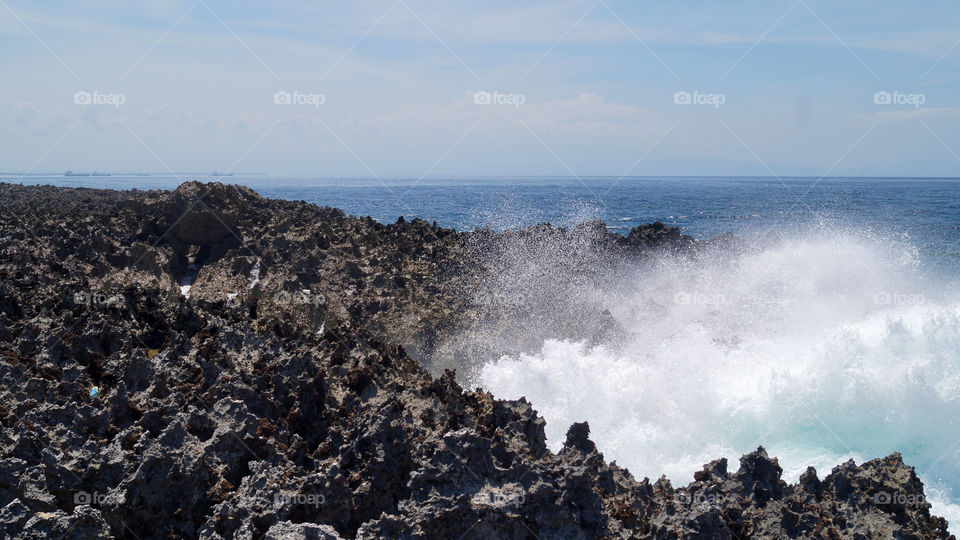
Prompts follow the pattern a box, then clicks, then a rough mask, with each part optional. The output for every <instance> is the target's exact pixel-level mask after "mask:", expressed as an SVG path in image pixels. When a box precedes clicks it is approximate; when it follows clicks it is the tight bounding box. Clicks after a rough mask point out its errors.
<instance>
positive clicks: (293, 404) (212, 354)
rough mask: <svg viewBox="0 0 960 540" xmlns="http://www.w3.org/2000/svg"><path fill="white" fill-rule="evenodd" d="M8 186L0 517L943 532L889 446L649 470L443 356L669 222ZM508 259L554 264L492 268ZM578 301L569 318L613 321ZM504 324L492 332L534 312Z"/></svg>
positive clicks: (596, 330) (552, 533)
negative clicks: (626, 225) (441, 221)
mask: <svg viewBox="0 0 960 540" xmlns="http://www.w3.org/2000/svg"><path fill="white" fill-rule="evenodd" d="M0 199H2V200H3V201H4V205H2V207H0V253H3V255H4V257H3V258H0V381H2V382H3V384H2V385H0V397H2V399H0V536H3V537H10V538H48V537H66V538H108V537H109V538H158V537H159V538H168V537H169V538H206V539H227V538H243V539H250V540H253V539H259V538H283V539H287V538H289V539H294V538H305V539H306V538H384V537H390V538H454V539H456V538H461V539H467V538H528V537H536V538H541V539H551V538H687V537H699V538H747V537H754V538H800V537H814V538H886V537H893V538H949V537H950V535H949V534H948V533H947V530H946V526H947V524H946V522H945V521H944V520H942V519H940V518H937V517H933V516H931V515H930V513H929V504H927V503H926V501H925V500H923V499H922V497H923V485H922V484H921V483H920V481H919V480H918V479H917V477H916V475H915V474H914V471H913V469H912V468H910V467H908V466H906V465H905V464H904V463H903V462H902V459H901V458H900V456H899V455H897V454H895V455H893V456H890V457H887V458H884V459H879V460H874V461H871V462H868V463H865V464H863V465H860V466H857V465H856V464H854V463H852V462H850V463H846V464H843V465H840V466H838V467H836V468H835V469H834V470H833V472H831V474H829V475H828V476H827V477H826V478H824V479H823V480H820V479H818V478H817V475H816V471H813V470H812V469H810V470H808V471H807V472H806V473H805V474H804V475H803V476H802V477H801V479H800V482H799V484H797V485H793V486H791V485H787V484H786V483H785V482H783V480H782V479H781V478H780V476H781V472H782V469H781V468H780V466H779V464H778V463H777V461H776V459H774V458H771V457H769V456H768V455H767V454H766V452H765V451H764V450H763V449H762V448H760V449H758V450H757V451H755V452H752V453H750V454H747V455H745V456H743V458H741V460H740V466H739V468H738V470H737V471H734V472H729V471H728V470H727V462H726V460H717V461H714V462H711V463H708V464H706V465H705V466H704V468H703V470H702V471H700V472H698V473H697V475H696V477H695V481H694V482H693V483H691V484H690V485H688V486H681V487H674V486H673V485H672V484H671V483H670V482H669V481H668V480H667V479H665V478H661V479H659V480H657V481H656V482H654V483H651V482H650V481H649V480H648V479H642V480H640V481H638V480H636V479H634V478H633V476H632V475H631V474H630V473H629V472H628V471H626V470H625V469H622V468H620V467H618V466H617V465H615V464H608V463H606V461H605V460H604V458H603V455H602V453H601V452H600V449H598V448H597V446H596V444H595V443H594V442H593V441H591V440H590V438H589V433H590V430H589V426H588V425H587V424H586V423H577V424H574V425H573V426H571V427H570V430H569V431H568V433H567V438H566V442H565V444H564V446H563V449H562V450H561V451H560V452H559V453H557V454H555V453H553V452H551V451H549V450H548V449H547V446H546V439H545V435H544V421H543V419H542V418H541V417H539V416H538V415H537V414H536V411H535V405H536V404H531V403H527V402H526V401H525V400H523V399H521V400H518V401H503V400H497V399H495V398H494V397H493V396H491V395H490V394H488V393H485V392H483V391H481V390H476V391H465V390H464V389H463V388H462V387H461V385H460V383H459V382H458V379H457V376H456V374H455V373H454V372H453V371H442V369H441V368H442V367H443V365H442V364H443V362H444V361H446V360H444V359H454V360H456V359H458V358H459V359H461V360H462V359H463V358H465V357H466V355H465V354H462V353H463V351H464V350H466V349H467V345H465V344H463V343H461V342H458V341H457V340H456V336H458V335H460V334H462V333H463V332H464V331H465V330H476V331H478V332H481V333H482V331H484V328H478V327H473V326H470V325H471V324H473V323H472V322H471V321H476V320H477V319H478V318H480V319H483V320H486V321H488V322H491V324H493V326H490V327H485V328H495V327H496V324H497V323H500V322H503V321H505V320H516V317H514V315H517V314H519V315H521V318H522V316H529V315H530V313H527V312H525V311H524V310H525V309H527V308H526V307H525V305H526V304H525V302H526V301H527V300H529V299H530V298H531V296H530V295H540V296H538V297H537V299H538V301H549V300H550V298H554V297H556V295H559V294H569V293H565V292H564V291H566V290H568V289H569V287H570V286H571V284H573V285H582V286H584V287H588V286H589V285H590V284H591V283H592V282H593V281H591V280H604V279H608V278H609V277H610V276H613V275H615V273H616V269H617V267H616V264H619V262H623V261H632V260H636V258H642V257H644V256H645V254H647V253H649V252H650V251H651V250H653V249H668V250H683V249H690V248H691V246H693V245H694V244H695V243H694V241H693V240H692V239H690V238H688V237H685V236H683V235H681V234H680V231H679V230H677V229H673V228H670V227H666V226H664V225H662V224H653V225H649V226H644V227H638V228H635V229H633V230H632V231H631V232H630V234H629V235H628V236H627V237H623V236H618V235H615V234H612V233H609V231H607V230H606V227H605V226H604V225H603V224H602V223H599V222H590V223H587V224H584V225H581V226H578V227H575V228H573V229H571V230H565V229H562V228H554V227H552V226H550V225H548V224H544V225H540V226H536V227H530V228H527V229H523V230H520V231H509V232H506V233H494V232H493V231H483V230H481V231H475V232H471V233H458V232H456V231H452V230H447V229H442V228H440V227H437V226H436V225H435V224H434V225H430V224H428V223H426V222H425V221H423V220H419V219H414V220H409V221H406V220H402V221H401V220H398V222H397V223H394V224H390V225H383V224H380V223H377V222H375V221H373V220H372V219H369V218H353V217H348V216H346V215H344V214H343V212H340V211H339V210H335V209H331V208H320V207H317V206H313V205H308V204H306V203H299V202H290V201H271V200H267V199H264V198H262V197H260V196H258V195H257V194H255V193H254V192H252V191H251V190H249V189H246V188H242V187H234V186H223V185H220V184H212V185H204V184H199V183H188V184H185V185H183V186H181V187H180V188H179V189H178V190H176V191H174V192H163V191H150V192H113V191H105V190H84V189H67V188H52V187H23V186H14V185H9V184H0ZM184 214H186V215H185V216H184ZM180 217H183V219H182V220H180V221H179V222H178V221H177V220H178V219H179V218H180ZM518 253H519V254H522V253H535V254H538V257H540V258H539V259H538V260H537V264H529V263H528V262H527V261H526V260H521V258H520V257H517V254H518ZM511 257H513V260H511ZM610 261H614V262H610ZM191 264H192V265H195V266H198V267H199V268H195V269H194V271H195V272H196V276H195V281H194V283H193V285H192V288H191V290H190V295H189V298H186V297H184V296H183V295H181V294H180V289H179V286H180V284H181V282H180V279H181V278H182V277H183V275H184V272H185V271H186V269H187V266H188V265H191ZM517 265H523V269H524V271H525V272H527V273H528V275H529V276H531V279H537V276H542V275H556V276H560V278H558V279H557V280H555V281H556V282H555V283H548V284H547V285H545V286H544V287H542V288H540V289H536V288H533V287H531V286H530V284H529V283H526V284H525V283H523V282H521V283H520V284H519V285H518V286H515V287H514V288H512V289H511V288H509V287H503V288H498V286H499V285H500V284H499V283H498V282H497V281H496V276H497V275H500V274H501V273H502V272H510V271H513V270H514V269H516V268H517V267H518V266H517ZM561 278H562V279H561ZM541 282H542V281H541ZM514 285H516V284H514ZM484 286H486V287H487V288H486V289H485V288H484ZM478 291H480V292H484V291H485V292H487V293H490V294H476V293H477V292H478ZM551 295H553V296H551ZM580 307H581V308H582V313H581V315H580V317H581V318H580V319H579V320H578V322H577V324H572V325H571V328H560V330H563V331H567V330H569V331H570V332H574V334H571V335H580V336H582V337H583V338H584V339H589V337H590V336H593V335H600V334H603V335H605V336H609V335H613V334H616V333H617V332H618V331H621V329H618V328H616V327H615V321H613V322H611V319H612V318H611V317H609V314H607V316H604V314H603V312H602V309H601V307H600V306H594V305H591V304H590V303H589V302H584V304H583V305H582V306H580ZM511 317H513V318H511ZM536 322H537V324H538V325H539V326H538V327H537V328H547V329H552V330H553V331H558V330H557V329H558V328H559V327H551V326H550V323H551V322H553V321H552V320H550V319H549V318H544V319H539V320H537V321H536ZM516 331H517V334H516V335H509V333H508V331H503V332H502V334H503V336H502V337H504V340H503V341H501V342H500V345H504V346H508V347H510V346H516V347H521V348H522V347H523V346H526V345H527V344H525V343H524V342H523V339H521V337H522V334H523V333H524V332H528V331H529V332H531V333H530V334H529V336H527V337H528V338H529V339H531V340H533V341H536V340H541V341H542V338H543V337H544V336H545V334H537V333H536V332H538V331H541V330H536V331H534V329H533V327H530V328H520V329H517V330H516ZM578 333H579V334H578ZM484 335H491V334H484ZM604 339H606V338H604ZM511 340H513V341H511ZM410 352H415V353H416V354H417V358H413V357H411V355H410V354H409V353H410ZM478 352H479V353H481V356H482V353H483V352H484V351H478ZM487 352H490V351H487ZM424 364H426V365H427V366H428V367H430V368H432V369H433V372H434V373H435V374H436V375H437V377H433V376H431V373H430V372H429V371H428V369H427V368H426V367H425V365H424ZM458 365H459V364H458ZM461 367H466V368H469V367H470V366H469V365H465V366H461ZM94 387H96V391H95V392H94V391H93V388H94Z"/></svg>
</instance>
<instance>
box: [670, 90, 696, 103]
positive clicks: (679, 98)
mask: <svg viewBox="0 0 960 540" xmlns="http://www.w3.org/2000/svg"><path fill="white" fill-rule="evenodd" d="M673 102H674V103H675V104H677V105H689V104H690V103H691V102H692V98H691V96H690V92H687V91H686V90H681V91H679V92H677V93H676V94H674V95H673Z"/></svg>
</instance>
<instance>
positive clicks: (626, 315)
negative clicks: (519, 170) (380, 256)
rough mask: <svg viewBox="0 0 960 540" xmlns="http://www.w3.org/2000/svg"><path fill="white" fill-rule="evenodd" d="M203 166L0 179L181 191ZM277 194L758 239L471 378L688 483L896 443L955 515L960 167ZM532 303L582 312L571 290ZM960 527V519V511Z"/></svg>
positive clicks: (397, 185) (602, 294)
mask: <svg viewBox="0 0 960 540" xmlns="http://www.w3.org/2000/svg"><path fill="white" fill-rule="evenodd" d="M193 179H199V180H210V179H211V178H209V177H196V176H190V175H182V176H180V177H174V176H172V175H171V176H149V177H132V176H111V177H90V178H66V177H63V176H47V177H44V176H28V177H24V178H20V177H18V176H15V175H13V176H10V175H7V176H0V181H7V182H21V183H24V184H54V185H61V186H75V187H98V188H114V189H131V188H137V189H157V188H164V189H172V188H175V187H176V186H177V185H178V184H179V183H180V182H181V181H185V180H193ZM222 181H225V182H228V183H238V184H245V185H248V186H250V187H251V188H253V189H254V190H256V191H257V192H259V193H260V194H262V195H264V196H266V197H275V198H283V199H291V200H304V201H307V202H312V203H317V204H321V205H328V206H333V207H338V208H341V209H343V210H344V211H346V212H347V213H350V214H355V215H361V216H366V215H369V216H372V217H374V218H376V219H377V220H379V221H381V222H393V221H395V220H396V219H397V218H398V217H399V216H404V217H405V218H406V219H411V218H413V217H420V218H423V219H425V220H427V221H436V222H437V223H438V224H439V225H443V226H446V227H453V228H456V229H458V230H468V229H474V228H477V227H492V228H494V229H497V230H503V229H508V228H517V227H524V226H528V225H533V224H536V223H541V222H550V223H553V224H554V225H560V226H572V225H575V224H577V223H579V222H582V221H586V220H589V219H595V218H599V219H602V220H604V221H605V222H606V223H607V225H608V227H609V228H610V229H611V231H613V232H619V233H626V232H628V231H629V229H630V228H631V227H634V226H636V225H639V224H642V223H649V222H651V221H655V220H660V221H662V222H663V223H665V224H668V225H675V226H678V227H681V228H683V230H684V232H686V233H687V234H691V235H693V236H695V237H698V238H709V237H712V236H716V235H720V234H723V233H726V232H732V233H734V234H736V235H738V236H741V237H744V238H747V239H750V240H751V241H752V242H751V244H752V245H754V246H755V247H754V248H753V249H748V250H745V251H743V252H735V253H734V252H729V251H723V250H721V249H718V250H715V251H714V252H710V253H708V254H706V255H705V256H703V257H700V258H698V259H696V260H692V259H689V258H685V257H680V256H669V255H664V256H660V257H657V258H655V259H654V260H651V261H649V262H648V263H647V264H645V265H644V266H643V267H642V268H635V269H624V271H623V272H622V275H620V276H619V279H618V280H617V282H616V283H611V284H609V286H606V287H598V288H596V289H595V290H594V289H591V290H586V291H583V290H580V291H576V294H571V295H570V297H569V299H568V303H570V304H573V303H575V302H579V301H582V299H583V298H585V297H589V298H591V300H592V301H595V302H601V303H603V304H604V305H605V306H606V307H607V309H608V310H609V311H610V313H611V314H612V316H613V317H614V318H615V319H617V321H618V322H619V323H620V324H621V326H623V327H624V328H627V329H629V330H631V332H630V336H629V339H628V341H627V342H626V343H623V342H618V343H586V342H577V341H571V340H568V339H564V337H563V336H556V339H548V340H546V341H545V342H544V343H543V344H542V347H540V348H539V350H536V351H531V352H529V353H526V354H519V355H514V356H504V357H502V358H500V359H498V360H494V361H490V362H488V363H487V364H486V365H484V366H482V368H481V369H479V370H477V371H476V373H475V374H474V375H473V379H474V382H475V383H476V384H477V385H479V386H482V387H483V388H485V389H486V390H489V391H491V392H493V394H494V395H496V396H498V397H501V398H509V399H515V398H519V397H521V396H525V397H526V398H527V399H528V400H530V401H531V402H532V403H533V405H534V407H535V408H536V409H537V410H538V411H539V412H540V413H541V414H542V415H543V416H544V418H546V420H547V436H548V444H550V445H551V447H553V448H554V449H557V448H559V446H560V445H561V443H562V441H563V437H564V433H565V432H566V429H567V427H568V426H569V424H570V423H571V422H576V421H584V420H586V421H588V422H589V423H590V427H591V430H592V435H591V436H592V438H593V439H594V440H595V441H596V442H597V445H598V447H599V448H600V449H601V451H602V452H603V453H604V455H605V457H606V458H607V459H608V460H616V461H617V463H618V464H620V465H621V466H624V467H627V468H628V469H630V470H631V472H633V473H634V475H635V476H637V477H641V478H642V477H643V476H649V477H651V478H654V479H655V478H657V477H659V475H660V474H666V475H667V476H668V477H669V478H671V480H672V481H673V482H674V484H675V485H676V484H681V483H687V482H689V481H691V480H692V478H693V473H694V472H695V471H697V470H699V469H700V468H701V466H702V465H703V464H704V463H706V462H708V461H710V460H712V459H715V458H717V457H721V456H725V457H727V458H728V459H730V460H731V469H735V468H736V463H737V462H736V460H737V458H738V457H739V456H740V455H741V454H743V453H746V452H748V451H750V450H752V449H754V448H756V446H757V445H763V446H765V447H766V448H767V450H768V452H769V453H770V454H771V455H774V456H777V457H778V458H779V460H780V464H781V466H782V467H783V468H784V477H785V479H786V480H788V481H791V482H792V481H796V480H797V478H798V477H799V475H800V473H802V472H803V470H805V468H806V467H807V466H808V465H813V466H815V467H816V468H817V471H818V473H819V475H820V477H821V478H823V476H825V475H826V474H827V473H829V471H830V469H831V468H832V467H833V466H835V465H837V464H839V463H841V462H843V461H846V460H848V459H854V460H856V461H857V462H858V463H859V462H862V461H864V460H868V459H872V458H875V457H881V456H885V455H888V454H890V453H892V452H894V451H900V452H902V453H903V456H904V460H905V461H906V462H907V463H908V464H910V465H914V466H915V467H916V468H917V472H918V474H919V476H920V478H921V479H922V480H923V481H924V483H925V484H926V486H927V494H928V496H929V498H930V500H931V502H933V504H934V513H936V514H938V515H942V516H944V517H947V518H948V519H950V520H951V522H953V523H960V287H958V286H957V285H958V284H960V279H958V278H960V179H939V178H937V179H934V178H823V179H819V178H783V179H778V178H716V177H709V178H693V177H690V178H636V177H627V178H616V177H591V178H581V179H578V178H570V177H562V178H547V177H511V178H426V179H422V180H416V179H384V180H377V179H373V180H370V179H308V178H273V177H264V176H240V175H238V176H233V177H228V178H223V179H222ZM538 309H544V310H546V309H550V310H563V309H570V310H574V309H576V306H574V305H564V301H563V299H560V300H559V301H558V302H554V303H550V304H549V305H547V304H545V305H543V306H538ZM953 530H954V531H956V530H957V527H956V525H954V526H953Z"/></svg>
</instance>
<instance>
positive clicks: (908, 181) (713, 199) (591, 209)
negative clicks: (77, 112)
mask: <svg viewBox="0 0 960 540" xmlns="http://www.w3.org/2000/svg"><path fill="white" fill-rule="evenodd" d="M193 179H199V180H203V181H210V180H213V178H211V177H203V176H191V175H182V176H179V177H174V176H147V177H140V176H110V177H80V178H75V177H74V178H71V177H64V176H27V177H23V178H21V177H19V176H16V175H0V181H7V182H21V183H24V184H54V185H60V186H74V187H97V188H111V189H133V188H136V189H173V188H175V187H176V186H177V185H178V184H179V183H180V182H182V181H186V180H193ZM220 180H221V181H223V182H227V183H237V184H244V185H247V186H250V187H251V188H253V189H254V190H256V191H257V192H259V193H260V194H262V195H264V196H266V197H275V198H282V199H290V200H304V201H307V202H312V203H316V204H321V205H328V206H333V207H337V208H341V209H343V210H344V211H346V212H347V213H349V214H354V215H359V216H368V215H369V216H372V217H374V218H376V219H377V220H379V221H381V222H393V221H395V220H396V219H397V217H399V216H404V217H405V218H407V219H410V218H412V217H420V218H423V219H425V220H428V221H434V220H435V221H437V223H438V224H440V225H443V226H446V227H453V228H456V229H458V230H464V229H474V228H477V227H483V226H490V227H492V228H495V229H498V230H502V229H505V228H514V227H522V226H526V225H532V224H536V223H541V222H550V223H553V224H555V225H561V226H570V225H575V224H576V223H578V222H580V221H584V220H587V219H592V218H600V219H602V220H604V221H605V222H606V223H607V225H608V226H609V227H610V228H611V230H613V231H617V232H626V231H627V230H629V229H630V228H631V227H634V226H636V225H639V224H642V223H649V222H651V221H655V220H660V221H662V222H664V223H666V224H669V225H676V226H679V227H682V228H683V229H684V230H685V231H686V232H687V233H688V234H692V235H694V236H699V237H703V236H712V235H716V234H721V233H724V232H728V231H730V232H735V233H738V234H759V233H764V232H766V231H770V230H773V231H785V230H790V229H791V228H796V227H807V226H809V225H811V224H813V223H827V224H836V225H842V226H855V227H860V228H869V229H872V230H876V231H878V232H881V233H883V234H890V235H893V234H901V235H906V236H907V237H908V238H910V239H911V240H912V241H914V242H915V243H917V244H918V245H919V246H921V247H923V249H924V251H925V252H926V253H927V254H928V255H932V256H943V257H947V258H950V257H955V256H956V255H957V254H958V251H960V243H958V241H960V179H956V178H949V179H948V178H758V177H751V178H735V177H624V178H616V177H586V178H572V177H500V178H425V179H421V180H416V179H382V180H380V179H321V178H282V177H269V176H232V177H226V178H222V179H220Z"/></svg>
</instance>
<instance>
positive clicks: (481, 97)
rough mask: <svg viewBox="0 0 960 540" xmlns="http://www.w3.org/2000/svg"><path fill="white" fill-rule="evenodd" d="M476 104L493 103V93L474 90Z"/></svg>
mask: <svg viewBox="0 0 960 540" xmlns="http://www.w3.org/2000/svg"><path fill="white" fill-rule="evenodd" d="M473 103H474V105H489V104H491V103H493V95H492V94H490V92H474V94H473Z"/></svg>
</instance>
